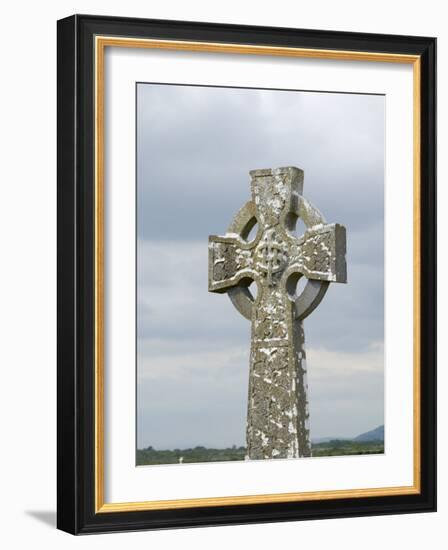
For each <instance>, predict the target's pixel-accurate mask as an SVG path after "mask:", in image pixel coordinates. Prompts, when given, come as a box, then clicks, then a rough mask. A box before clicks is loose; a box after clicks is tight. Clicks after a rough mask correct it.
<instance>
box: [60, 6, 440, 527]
mask: <svg viewBox="0 0 448 550" xmlns="http://www.w3.org/2000/svg"><path fill="white" fill-rule="evenodd" d="M98 35H102V36H120V37H130V38H143V39H144V38H152V39H160V40H175V41H179V40H181V41H195V42H213V43H223V44H245V45H247V44H250V45H256V46H274V47H290V48H307V49H319V50H321V49H324V50H334V51H347V52H372V53H389V54H396V55H413V56H418V57H419V59H420V77H421V81H420V82H421V84H420V147H421V149H420V151H421V153H420V211H419V214H420V219H421V225H420V239H421V256H420V266H421V269H420V280H421V288H420V306H421V308H420V322H419V326H420V362H421V369H420V380H419V383H420V404H421V406H420V417H419V424H420V426H421V437H420V448H419V453H420V466H421V467H420V491H419V493H418V494H406V495H400V494H397V495H387V496H367V497H354V498H341V499H330V500H309V501H298V502H272V503H260V504H235V505H231V506H228V505H227V506H224V505H217V506H205V507H193V508H176V509H159V510H142V509H140V510H133V511H128V510H125V511H112V512H107V511H106V512H101V513H98V512H97V510H96V509H95V490H96V478H95V426H94V422H95V374H94V362H95V339H94V333H95V326H94V324H95V280H94V277H95V269H94V266H95V238H94V235H95V185H94V177H95V143H94V133H95V113H94V108H95V95H94V63H95V59H94V54H93V49H94V40H95V36H98ZM57 69H58V89H57V101H58V106H57V114H58V126H57V131H58V153H57V160H58V168H57V176H58V204H57V206H58V246H57V251H58V268H57V269H58V271H57V276H58V335H57V338H58V384H57V391H58V399H57V409H58V410H57V418H58V425H57V435H58V446H57V453H58V470H57V483H58V491H57V500H58V504H57V526H58V528H59V529H62V530H64V531H67V532H69V533H73V534H83V533H102V532H112V531H128V530H140V529H162V528H175V527H193V526H211V525H230V524H244V523H245V524H248V523H262V522H274V521H275V522H277V521H291V520H305V519H321V518H336V517H354V516H368V515H385V514H399V513H411V512H429V511H435V510H436V171H435V167H436V39H435V38H428V37H412V36H395V35H381V34H361V33H348V32H336V31H319V30H304V29H288V28H269V27H255V26H242V25H224V24H216V23H194V22H185V21H162V20H150V19H147V20H143V19H131V18H124V17H101V16H90V15H74V16H71V17H68V18H66V19H62V20H60V21H58V61H57Z"/></svg>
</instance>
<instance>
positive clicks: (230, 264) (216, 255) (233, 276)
mask: <svg viewBox="0 0 448 550" xmlns="http://www.w3.org/2000/svg"><path fill="white" fill-rule="evenodd" d="M252 249H253V247H249V246H248V244H247V243H246V242H245V241H243V240H242V239H241V238H240V237H239V235H236V234H235V235H231V234H229V233H228V234H227V235H225V236H218V235H210V237H209V243H208V290H209V292H220V293H222V292H227V291H228V290H230V289H231V288H234V287H236V286H238V285H239V284H241V282H242V281H244V279H245V278H247V279H248V284H249V282H251V281H252V280H253V279H254V278H255V277H256V273H255V272H254V271H253V269H252V266H253V257H252V256H253V253H252Z"/></svg>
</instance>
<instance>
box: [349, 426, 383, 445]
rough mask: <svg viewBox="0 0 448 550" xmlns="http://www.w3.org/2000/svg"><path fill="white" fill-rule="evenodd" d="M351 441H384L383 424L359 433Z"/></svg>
mask: <svg viewBox="0 0 448 550" xmlns="http://www.w3.org/2000/svg"><path fill="white" fill-rule="evenodd" d="M353 441H384V426H378V428H375V429H374V430H370V432H365V433H363V434H360V435H358V436H357V437H355V438H354V439H353Z"/></svg>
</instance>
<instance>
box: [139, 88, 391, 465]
mask: <svg viewBox="0 0 448 550" xmlns="http://www.w3.org/2000/svg"><path fill="white" fill-rule="evenodd" d="M135 94H136V112H135V123H136V182H135V185H136V385H137V387H136V415H137V421H136V427H137V434H136V449H135V456H136V465H137V466H142V467H143V466H145V467H146V466H148V467H149V466H154V465H168V464H171V465H179V464H182V466H179V467H186V466H185V465H187V464H188V463H204V462H226V461H248V460H249V461H250V460H279V459H301V460H305V459H308V460H314V459H317V458H325V457H339V460H344V457H347V455H372V454H373V455H381V454H383V453H387V444H388V442H387V441H385V438H384V426H385V423H386V422H387V418H386V417H387V414H386V412H387V411H385V405H384V403H385V401H384V381H385V372H384V369H385V364H384V345H385V342H384V314H385V310H384V298H385V291H384V286H385V285H384V239H385V233H384V220H385V217H384V198H385V108H386V98H385V96H384V95H383V94H364V93H336V92H331V93H330V92H326V91H325V90H316V91H303V90H295V89H294V90H292V89H262V88H243V87H223V86H204V85H185V84H182V83H159V82H136V84H135ZM390 183H391V182H388V184H390ZM333 283H338V284H333Z"/></svg>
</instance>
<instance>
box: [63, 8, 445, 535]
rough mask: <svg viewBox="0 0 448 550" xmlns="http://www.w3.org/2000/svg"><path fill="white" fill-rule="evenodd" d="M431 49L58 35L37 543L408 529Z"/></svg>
mask: <svg viewBox="0 0 448 550" xmlns="http://www.w3.org/2000/svg"><path fill="white" fill-rule="evenodd" d="M435 49H436V41H435V39H434V38H425V37H409V36H392V35H388V36H386V35H368V34H356V33H344V32H335V31H317V30H299V29H284V28H282V29H280V28H267V27H250V26H236V25H221V24H212V23H191V22H179V21H159V20H140V19H127V18H113V17H97V16H87V15H79V16H78V15H76V16H72V17H69V18H67V19H63V20H61V21H59V22H58V527H59V528H60V529H62V530H65V531H68V532H70V533H74V534H81V533H96V532H108V531H124V530H136V529H159V528H168V527H186V526H204V525H224V524H237V523H256V522H269V521H288V520H299V519H314V518H331V517H349V516H362V515H374V514H392V513H405V512H421V511H433V510H435V507H436V488H435V487H436V479H435V476H436V468H435V460H436V453H435V449H436V447H435V434H436V431H435V421H436V418H435V411H436V403H435V397H436V393H435V380H436V377H435V358H436V342H435V338H436V336H435V334H436V330H435V326H436V325H435V323H436V320H435V309H436V308H435V297H436V282H435V273H436V271H435V265H436V248H435V224H436V219H435V212H436V210H435V72H436V70H435Z"/></svg>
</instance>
